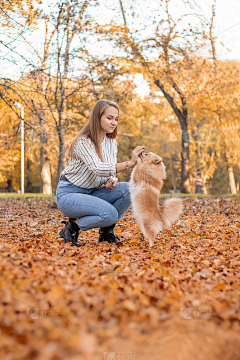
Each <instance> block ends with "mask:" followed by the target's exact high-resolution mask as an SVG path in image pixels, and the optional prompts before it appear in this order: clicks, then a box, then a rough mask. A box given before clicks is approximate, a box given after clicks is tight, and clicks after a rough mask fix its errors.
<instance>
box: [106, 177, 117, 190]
mask: <svg viewBox="0 0 240 360" xmlns="http://www.w3.org/2000/svg"><path fill="white" fill-rule="evenodd" d="M115 186H116V183H115V180H113V179H108V181H107V182H106V189H107V190H113V189H114V188H115Z"/></svg>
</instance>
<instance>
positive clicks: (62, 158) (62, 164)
mask: <svg viewBox="0 0 240 360" xmlns="http://www.w3.org/2000/svg"><path fill="white" fill-rule="evenodd" d="M58 138H59V147H58V148H59V154H58V171H57V181H56V188H57V184H58V181H59V178H60V175H61V172H62V171H63V169H64V168H65V167H66V156H65V147H64V144H63V137H62V135H61V133H59V131H58Z"/></svg>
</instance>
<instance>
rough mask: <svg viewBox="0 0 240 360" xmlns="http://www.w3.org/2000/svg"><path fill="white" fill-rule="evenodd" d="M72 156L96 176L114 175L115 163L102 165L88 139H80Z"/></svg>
mask: <svg viewBox="0 0 240 360" xmlns="http://www.w3.org/2000/svg"><path fill="white" fill-rule="evenodd" d="M74 155H75V157H76V158H78V159H81V160H82V161H83V162H84V163H85V164H86V165H87V167H88V168H89V169H90V170H91V171H92V172H93V173H94V174H95V175H97V176H108V177H109V176H111V175H113V176H115V175H116V162H110V163H103V162H102V161H101V159H100V158H99V156H98V154H97V153H96V150H95V147H94V145H93V144H92V142H91V140H90V139H87V138H80V139H79V140H78V141H77V142H76V144H75V146H74Z"/></svg>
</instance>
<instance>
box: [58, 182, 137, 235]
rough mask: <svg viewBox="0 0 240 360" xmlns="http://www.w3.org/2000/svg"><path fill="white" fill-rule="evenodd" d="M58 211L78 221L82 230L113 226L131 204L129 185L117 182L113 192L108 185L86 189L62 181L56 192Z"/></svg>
mask: <svg viewBox="0 0 240 360" xmlns="http://www.w3.org/2000/svg"><path fill="white" fill-rule="evenodd" d="M56 203H57V206H58V209H59V210H60V211H61V213H62V214H63V215H65V216H66V217H68V218H77V224H78V226H79V228H80V229H81V230H83V231H87V230H90V229H92V228H100V227H105V226H110V225H112V224H114V223H115V222H117V221H119V220H120V219H121V218H122V217H123V215H124V214H125V213H126V212H127V210H128V208H129V207H130V205H131V199H130V187H129V183H128V182H120V183H117V184H116V186H115V188H114V189H112V190H108V189H106V187H105V186H103V187H100V188H99V189H95V188H93V189H85V188H81V187H79V186H76V185H74V184H72V183H71V182H69V181H65V180H60V181H59V183H58V186H57V191H56Z"/></svg>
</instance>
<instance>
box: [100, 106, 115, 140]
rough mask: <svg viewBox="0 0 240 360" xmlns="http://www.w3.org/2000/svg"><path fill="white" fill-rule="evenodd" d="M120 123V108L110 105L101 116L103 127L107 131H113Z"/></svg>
mask: <svg viewBox="0 0 240 360" xmlns="http://www.w3.org/2000/svg"><path fill="white" fill-rule="evenodd" d="M117 124H118V110H117V109H116V108H115V107H114V106H109V107H108V108H107V109H106V110H105V112H104V114H103V115H102V116H101V128H102V130H104V131H106V133H112V132H113V131H114V129H115V128H116V127H117Z"/></svg>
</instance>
